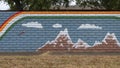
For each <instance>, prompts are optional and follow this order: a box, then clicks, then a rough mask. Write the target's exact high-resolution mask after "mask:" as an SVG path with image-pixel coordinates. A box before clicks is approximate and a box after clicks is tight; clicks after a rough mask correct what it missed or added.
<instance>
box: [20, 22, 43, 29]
mask: <svg viewBox="0 0 120 68" xmlns="http://www.w3.org/2000/svg"><path fill="white" fill-rule="evenodd" d="M22 26H24V27H32V28H43V26H42V24H40V23H38V22H28V23H26V24H22Z"/></svg>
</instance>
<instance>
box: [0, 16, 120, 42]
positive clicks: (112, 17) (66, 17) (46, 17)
mask: <svg viewBox="0 0 120 68" xmlns="http://www.w3.org/2000/svg"><path fill="white" fill-rule="evenodd" d="M25 19H120V17H116V16H26V17H23V18H21V19H19V20H17V21H16V22H15V23H14V24H12V25H11V26H10V27H9V28H8V29H7V30H6V32H5V33H4V34H3V35H2V36H1V37H0V40H1V39H2V38H3V37H4V36H5V35H6V34H7V33H8V32H9V31H10V30H11V29H12V28H13V27H14V26H15V25H16V24H17V23H18V22H20V21H22V20H25Z"/></svg>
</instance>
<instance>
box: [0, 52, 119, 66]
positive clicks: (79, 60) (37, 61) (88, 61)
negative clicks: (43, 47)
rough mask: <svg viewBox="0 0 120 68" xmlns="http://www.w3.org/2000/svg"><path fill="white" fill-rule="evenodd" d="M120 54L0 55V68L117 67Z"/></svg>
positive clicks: (48, 53)
mask: <svg viewBox="0 0 120 68" xmlns="http://www.w3.org/2000/svg"><path fill="white" fill-rule="evenodd" d="M119 67H120V55H110V54H109V55H102V54H99V55H87V54H81V55H80V54H79V55H78V54H52V53H50V52H46V53H43V54H36V55H32V54H31V55H19V54H16V55H5V54H4V55H3V54H1V55H0V68H119Z"/></svg>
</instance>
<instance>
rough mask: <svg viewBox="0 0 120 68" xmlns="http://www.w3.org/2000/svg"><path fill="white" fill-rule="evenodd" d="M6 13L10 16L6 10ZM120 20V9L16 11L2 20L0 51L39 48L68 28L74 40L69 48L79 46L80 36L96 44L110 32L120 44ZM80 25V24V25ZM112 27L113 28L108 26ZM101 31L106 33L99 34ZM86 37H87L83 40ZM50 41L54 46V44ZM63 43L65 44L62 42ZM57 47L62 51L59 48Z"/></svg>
mask: <svg viewBox="0 0 120 68" xmlns="http://www.w3.org/2000/svg"><path fill="white" fill-rule="evenodd" d="M1 13H2V12H1ZM6 14H8V15H9V13H7V12H6ZM102 21H103V22H104V23H103V22H102ZM111 21H113V22H114V23H112V22H111ZM119 21H120V12H119V11H56V12H55V11H41V12H34V11H31V12H29V11H27V12H26V11H22V12H16V13H13V15H10V17H9V18H8V19H6V20H5V21H4V22H1V23H0V24H1V26H0V39H1V40H0V49H1V50H0V51H1V52H7V51H8V52H9V51H11V52H19V51H23V52H28V51H36V50H38V49H41V48H42V46H45V43H46V42H47V41H50V42H53V41H54V40H55V38H56V37H57V35H58V33H59V32H60V31H62V30H63V29H67V30H68V32H69V34H70V37H71V41H72V42H73V43H72V45H70V47H72V46H73V47H72V48H77V47H80V46H76V45H78V44H77V43H76V42H77V39H79V38H80V39H81V38H82V40H84V42H85V44H87V45H89V46H93V44H94V43H93V42H95V41H100V43H102V39H103V38H104V37H105V35H106V34H107V33H108V32H110V33H114V34H115V35H116V38H117V44H118V43H119V41H120V34H119V28H120V27H119ZM77 22H78V23H77ZM107 23H108V24H107ZM31 24H32V25H31ZM53 25H54V27H53ZM78 26H80V27H79V28H78ZM115 26H116V27H115ZM110 27H111V29H109V28H110ZM112 27H113V28H112ZM105 28H106V29H105ZM75 29H76V30H75ZM77 31H78V32H77ZM63 32H64V31H63ZM82 32H83V33H82ZM99 32H100V33H103V34H101V35H100V34H99ZM90 35H91V36H90ZM95 35H96V36H95ZM98 36H100V39H98V38H99V37H98ZM84 37H86V38H85V39H84ZM89 37H90V38H89ZM93 38H94V39H93ZM95 38H96V40H95ZM42 39H43V40H42ZM80 39H79V41H80ZM79 41H78V42H79ZM51 44H52V45H53V43H51ZM51 44H50V45H51ZM97 44H98V42H97ZM115 44H116V43H115ZM79 45H80V44H79ZM56 46H57V45H56ZM60 46H64V45H63V44H60ZM58 47H59V46H58ZM85 47H86V46H85ZM111 47H112V46H111ZM82 48H83V47H82ZM57 49H58V50H59V48H57ZM63 49H64V48H63ZM80 49H81V48H80ZM118 49H119V44H118ZM73 50H74V49H73Z"/></svg>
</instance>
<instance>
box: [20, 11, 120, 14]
mask: <svg viewBox="0 0 120 68" xmlns="http://www.w3.org/2000/svg"><path fill="white" fill-rule="evenodd" d="M22 14H120V11H41V12H39V11H38V12H35V11H31V12H22Z"/></svg>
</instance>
